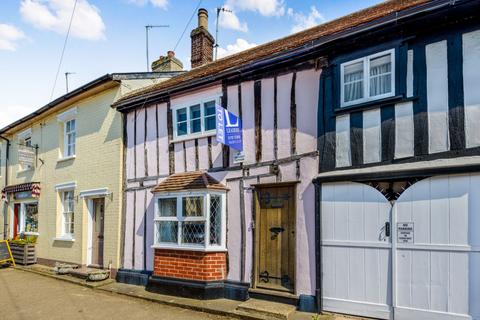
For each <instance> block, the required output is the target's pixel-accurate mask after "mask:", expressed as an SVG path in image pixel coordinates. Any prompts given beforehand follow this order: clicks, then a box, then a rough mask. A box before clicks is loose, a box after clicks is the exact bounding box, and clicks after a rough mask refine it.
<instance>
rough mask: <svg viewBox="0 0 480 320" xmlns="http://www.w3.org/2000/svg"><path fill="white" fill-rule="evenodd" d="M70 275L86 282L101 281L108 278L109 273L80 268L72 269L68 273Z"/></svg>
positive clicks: (107, 271)
mask: <svg viewBox="0 0 480 320" xmlns="http://www.w3.org/2000/svg"><path fill="white" fill-rule="evenodd" d="M70 275H72V276H74V277H77V278H80V279H84V280H88V281H102V280H105V279H108V278H109V277H110V271H109V270H102V269H96V268H87V267H82V268H78V269H73V270H72V271H70Z"/></svg>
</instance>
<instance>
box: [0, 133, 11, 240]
mask: <svg viewBox="0 0 480 320" xmlns="http://www.w3.org/2000/svg"><path fill="white" fill-rule="evenodd" d="M0 139H3V140H4V141H6V142H7V149H6V153H5V154H6V156H5V187H7V186H8V160H9V154H10V140H8V139H7V138H5V137H3V136H0ZM1 165H2V164H1V163H0V168H1ZM7 229H8V206H7V204H5V205H4V206H3V239H4V240H5V239H7Z"/></svg>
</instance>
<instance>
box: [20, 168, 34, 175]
mask: <svg viewBox="0 0 480 320" xmlns="http://www.w3.org/2000/svg"><path fill="white" fill-rule="evenodd" d="M33 171H34V170H33V168H28V169H21V170H18V171H17V174H22V173H29V172H33Z"/></svg>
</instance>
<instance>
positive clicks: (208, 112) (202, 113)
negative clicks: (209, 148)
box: [172, 98, 219, 139]
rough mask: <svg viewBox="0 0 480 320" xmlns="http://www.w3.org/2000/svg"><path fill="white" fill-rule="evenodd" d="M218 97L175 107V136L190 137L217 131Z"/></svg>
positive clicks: (178, 137)
mask: <svg viewBox="0 0 480 320" xmlns="http://www.w3.org/2000/svg"><path fill="white" fill-rule="evenodd" d="M217 103H219V99H218V98H212V99H206V100H204V101H200V102H198V103H194V104H191V105H189V106H178V107H174V108H173V112H172V115H173V123H174V138H175V139H188V138H190V137H192V138H196V137H198V136H204V135H210V134H214V133H215V129H216V121H215V105H216V104H217Z"/></svg>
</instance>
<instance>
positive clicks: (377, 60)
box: [340, 49, 395, 107]
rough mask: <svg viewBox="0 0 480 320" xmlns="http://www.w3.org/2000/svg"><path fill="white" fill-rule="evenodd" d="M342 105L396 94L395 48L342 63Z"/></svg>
mask: <svg viewBox="0 0 480 320" xmlns="http://www.w3.org/2000/svg"><path fill="white" fill-rule="evenodd" d="M340 74H341V75H340V77H341V79H340V85H341V107H346V106H350V105H354V104H357V103H363V102H369V101H373V100H377V99H383V98H388V97H391V96H394V95H395V50H394V49H392V50H387V51H383V52H379V53H376V54H372V55H369V56H366V57H363V58H360V59H356V60H353V61H348V62H345V63H342V64H341V65H340Z"/></svg>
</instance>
